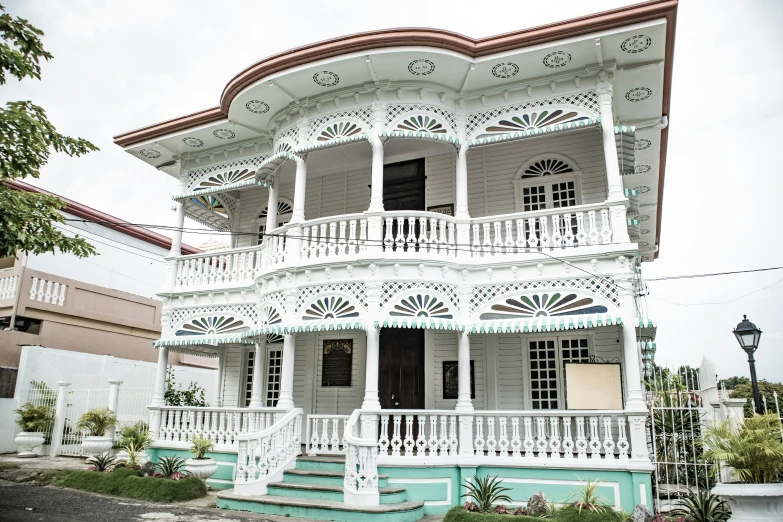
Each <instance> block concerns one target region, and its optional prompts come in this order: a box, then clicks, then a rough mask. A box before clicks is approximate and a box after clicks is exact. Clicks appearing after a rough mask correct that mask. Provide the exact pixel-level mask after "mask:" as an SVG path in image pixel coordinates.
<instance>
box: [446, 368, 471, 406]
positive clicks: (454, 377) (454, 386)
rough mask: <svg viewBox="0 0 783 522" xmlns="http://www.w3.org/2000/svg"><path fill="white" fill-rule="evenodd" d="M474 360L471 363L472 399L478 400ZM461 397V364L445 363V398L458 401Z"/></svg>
mask: <svg viewBox="0 0 783 522" xmlns="http://www.w3.org/2000/svg"><path fill="white" fill-rule="evenodd" d="M473 373H474V370H473V360H471V361H470V398H471V399H475V398H476V382H475V379H474V377H473ZM458 396H459V363H458V362H457V361H443V398H444V399H456V398H458Z"/></svg>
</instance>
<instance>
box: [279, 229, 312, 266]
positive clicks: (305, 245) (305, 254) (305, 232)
mask: <svg viewBox="0 0 783 522" xmlns="http://www.w3.org/2000/svg"><path fill="white" fill-rule="evenodd" d="M274 239H275V240H277V238H274ZM310 249H311V241H310V227H302V250H301V252H302V259H308V258H309V257H310V253H311V250H310ZM275 257H277V243H276V242H275Z"/></svg>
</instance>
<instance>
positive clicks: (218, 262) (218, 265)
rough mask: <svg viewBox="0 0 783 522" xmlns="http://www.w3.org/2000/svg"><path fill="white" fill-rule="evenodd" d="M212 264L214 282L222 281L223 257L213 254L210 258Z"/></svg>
mask: <svg viewBox="0 0 783 522" xmlns="http://www.w3.org/2000/svg"><path fill="white" fill-rule="evenodd" d="M212 264H213V265H214V266H213V270H214V271H215V283H222V282H223V271H224V264H225V258H224V257H223V256H215V257H213V258H212Z"/></svg>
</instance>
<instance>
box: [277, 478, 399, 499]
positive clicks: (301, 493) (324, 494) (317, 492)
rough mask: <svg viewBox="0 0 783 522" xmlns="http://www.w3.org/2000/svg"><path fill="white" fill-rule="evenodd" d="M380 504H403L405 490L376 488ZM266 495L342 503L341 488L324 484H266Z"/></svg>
mask: <svg viewBox="0 0 783 522" xmlns="http://www.w3.org/2000/svg"><path fill="white" fill-rule="evenodd" d="M378 492H379V493H380V499H379V500H380V503H381V504H394V503H398V502H405V500H407V498H408V497H407V495H406V494H405V488H389V487H386V488H378ZM267 494H268V495H273V496H278V497H290V498H311V499H315V500H332V501H335V502H342V501H343V486H342V485H340V486H327V485H324V484H296V483H291V482H270V483H269V484H267Z"/></svg>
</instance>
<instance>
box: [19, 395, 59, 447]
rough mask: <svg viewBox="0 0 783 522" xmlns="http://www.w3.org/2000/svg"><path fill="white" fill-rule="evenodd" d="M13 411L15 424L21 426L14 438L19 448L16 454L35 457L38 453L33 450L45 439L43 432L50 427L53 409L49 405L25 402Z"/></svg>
mask: <svg viewBox="0 0 783 522" xmlns="http://www.w3.org/2000/svg"><path fill="white" fill-rule="evenodd" d="M14 413H16V424H17V425H18V426H19V427H20V428H22V431H21V433H19V434H18V435H17V436H16V437H15V438H14V442H15V443H16V447H17V448H18V449H19V450H21V451H20V452H19V455H18V456H19V457H24V458H28V457H37V456H38V454H36V453H35V452H34V451H33V450H34V449H35V448H37V447H39V446H41V445H42V444H43V443H44V441H45V440H46V436H45V434H46V433H48V432H49V430H50V429H51V425H52V418H53V417H54V410H52V408H51V407H50V406H35V405H33V404H32V403H29V402H27V403H25V404H24V405H22V407H21V408H19V409H16V410H14Z"/></svg>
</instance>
